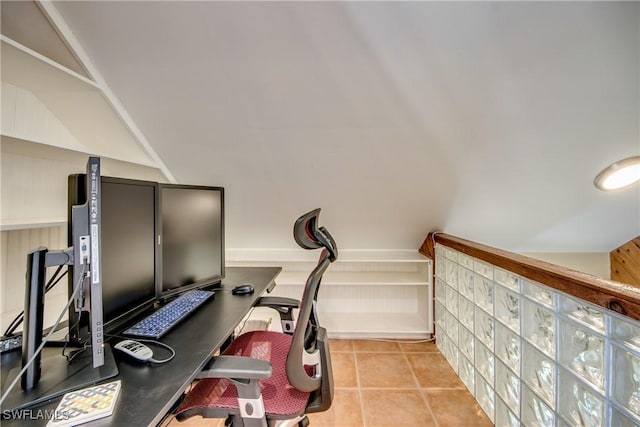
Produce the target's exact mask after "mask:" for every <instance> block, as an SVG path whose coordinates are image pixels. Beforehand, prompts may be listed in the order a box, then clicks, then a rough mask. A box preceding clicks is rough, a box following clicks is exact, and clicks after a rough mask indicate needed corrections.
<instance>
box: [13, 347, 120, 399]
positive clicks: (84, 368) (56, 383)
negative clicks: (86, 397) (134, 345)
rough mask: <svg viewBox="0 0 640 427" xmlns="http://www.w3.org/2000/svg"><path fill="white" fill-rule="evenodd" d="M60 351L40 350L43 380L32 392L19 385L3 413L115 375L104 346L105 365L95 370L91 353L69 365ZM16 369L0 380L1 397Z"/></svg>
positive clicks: (51, 349) (17, 370)
mask: <svg viewBox="0 0 640 427" xmlns="http://www.w3.org/2000/svg"><path fill="white" fill-rule="evenodd" d="M61 353H62V349H61V348H60V347H57V348H56V347H45V348H43V349H42V376H41V377H40V381H39V382H38V384H36V386H35V387H33V388H32V389H31V390H28V391H24V390H22V388H20V383H19V382H18V383H17V384H16V386H15V387H14V388H13V390H11V393H10V394H9V395H8V396H7V399H6V400H5V401H4V402H3V404H2V410H3V411H6V410H16V409H23V408H26V407H28V406H32V405H37V404H39V403H42V402H45V401H47V400H50V399H53V398H56V397H59V396H62V395H63V394H64V393H67V392H70V391H72V390H78V389H81V388H85V387H88V386H92V385H95V384H97V383H99V382H101V381H104V380H106V379H109V378H112V377H115V376H116V375H118V366H117V365H116V361H115V359H114V357H113V351H112V350H111V346H110V345H109V344H104V365H102V366H100V367H98V368H94V367H93V357H92V354H91V351H89V350H87V351H84V352H83V354H80V355H78V356H77V357H76V358H75V359H74V360H73V361H72V362H71V363H69V362H67V359H66V358H65V357H64V356H63V355H62V354H61ZM20 370H21V367H20V366H18V367H16V368H14V369H11V371H10V372H9V375H8V376H7V378H6V379H5V378H3V381H2V382H3V384H2V393H3V394H4V391H5V389H6V387H8V386H9V384H11V382H13V380H14V379H15V377H16V376H17V375H18V373H19V372H20Z"/></svg>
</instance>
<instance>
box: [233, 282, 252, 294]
mask: <svg viewBox="0 0 640 427" xmlns="http://www.w3.org/2000/svg"><path fill="white" fill-rule="evenodd" d="M254 290H255V289H253V285H252V284H251V283H243V284H242V285H238V286H236V287H235V288H233V290H232V291H231V293H232V294H233V295H247V294H252V293H253V291H254Z"/></svg>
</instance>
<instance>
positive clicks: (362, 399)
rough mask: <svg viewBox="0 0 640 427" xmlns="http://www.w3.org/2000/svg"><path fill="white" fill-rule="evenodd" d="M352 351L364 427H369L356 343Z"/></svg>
mask: <svg viewBox="0 0 640 427" xmlns="http://www.w3.org/2000/svg"><path fill="white" fill-rule="evenodd" d="M351 349H352V350H353V352H352V353H351V354H353V364H354V366H355V368H356V384H357V385H358V397H359V398H360V416H361V417H362V426H363V427H366V426H367V420H366V418H365V416H364V397H363V396H362V387H361V386H360V369H359V368H358V358H357V357H356V343H355V341H354V340H352V341H351Z"/></svg>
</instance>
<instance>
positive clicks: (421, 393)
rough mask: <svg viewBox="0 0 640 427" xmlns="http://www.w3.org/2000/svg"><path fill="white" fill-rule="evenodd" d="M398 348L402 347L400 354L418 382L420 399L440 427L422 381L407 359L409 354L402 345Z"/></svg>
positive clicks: (438, 426)
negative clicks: (421, 383) (421, 385)
mask: <svg viewBox="0 0 640 427" xmlns="http://www.w3.org/2000/svg"><path fill="white" fill-rule="evenodd" d="M398 346H399V347H400V352H401V353H402V356H403V357H404V360H405V362H407V365H408V366H409V370H410V371H411V375H412V376H413V380H414V381H415V382H416V385H417V386H418V392H419V393H420V397H421V398H422V401H423V402H424V404H425V405H426V406H427V409H428V410H429V413H430V414H431V419H432V420H433V423H434V424H435V426H436V427H440V423H438V420H437V419H436V416H435V414H434V413H433V409H431V405H429V402H428V401H427V398H426V396H425V393H424V391H423V390H422V387H420V381H418V376H417V375H416V373H415V372H414V370H413V366H411V363H410V362H409V357H407V353H406V352H405V351H404V349H403V348H402V346H400V345H398Z"/></svg>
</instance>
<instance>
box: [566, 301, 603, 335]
mask: <svg viewBox="0 0 640 427" xmlns="http://www.w3.org/2000/svg"><path fill="white" fill-rule="evenodd" d="M559 305H560V311H561V312H562V313H565V314H566V315H567V316H569V317H571V318H572V319H573V320H576V321H578V322H580V323H582V324H583V325H586V326H588V327H589V328H592V329H594V330H596V331H597V332H599V333H601V334H604V313H603V311H602V309H601V308H599V307H597V306H595V305H593V304H589V303H587V302H585V301H581V300H576V299H573V298H570V297H568V296H565V295H559Z"/></svg>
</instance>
